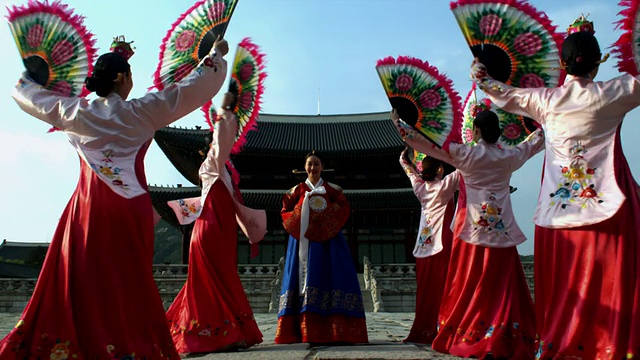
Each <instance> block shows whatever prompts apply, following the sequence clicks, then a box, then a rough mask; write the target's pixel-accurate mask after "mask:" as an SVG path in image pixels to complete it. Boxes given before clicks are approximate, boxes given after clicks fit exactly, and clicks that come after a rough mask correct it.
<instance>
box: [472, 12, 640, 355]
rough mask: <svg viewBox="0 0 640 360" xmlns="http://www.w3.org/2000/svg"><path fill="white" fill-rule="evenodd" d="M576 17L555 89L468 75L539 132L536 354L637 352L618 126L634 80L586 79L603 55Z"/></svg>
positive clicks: (634, 197) (637, 305)
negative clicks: (542, 149)
mask: <svg viewBox="0 0 640 360" xmlns="http://www.w3.org/2000/svg"><path fill="white" fill-rule="evenodd" d="M634 15H635V12H634ZM580 20H582V22H580ZM634 24H635V20H634ZM576 25H579V26H572V27H570V28H569V30H570V32H573V31H578V32H576V33H573V34H571V35H569V36H568V37H567V38H566V39H565V41H564V43H563V46H562V61H563V66H564V67H565V69H566V70H567V73H568V74H569V76H567V80H566V81H565V83H564V85H562V86H560V87H558V88H553V89H546V88H535V89H516V88H512V87H510V86H507V85H505V84H502V83H500V82H497V81H494V80H493V79H490V78H488V77H487V76H486V70H485V69H484V66H483V65H482V64H475V65H474V68H473V69H472V76H473V77H475V79H476V80H477V81H478V83H479V85H480V86H481V88H482V89H483V90H484V91H485V93H486V94H487V96H488V97H489V98H490V99H491V100H492V101H493V102H494V103H495V104H496V105H497V106H500V107H502V108H504V109H505V110H506V111H509V112H512V113H516V114H519V115H524V116H529V117H531V118H534V119H536V120H537V121H538V122H540V124H541V125H542V127H543V128H544V129H545V132H546V149H547V151H546V154H545V161H544V170H543V171H544V173H543V177H542V188H541V190H540V198H539V202H538V206H537V208H536V212H535V215H534V218H533V220H534V222H535V224H536V231H535V248H534V255H535V269H534V270H535V296H536V301H535V305H536V314H537V317H538V334H539V335H540V347H539V352H538V357H539V358H541V359H636V358H638V357H640V194H639V193H638V185H637V184H636V182H635V181H634V179H633V174H632V173H631V170H630V169H629V164H628V163H627V160H626V159H625V156H624V153H623V151H622V144H621V142H620V128H621V126H622V121H623V119H624V117H625V115H626V114H627V113H628V112H629V111H631V110H633V109H634V108H636V107H638V106H640V78H639V77H638V76H635V77H634V76H631V75H629V74H625V75H622V76H620V77H617V78H615V79H611V80H608V81H603V82H596V81H594V80H593V78H594V77H595V75H596V74H597V72H598V67H599V64H600V62H602V60H601V59H602V53H601V52H600V46H599V45H598V41H597V40H596V38H595V36H594V35H593V34H592V30H593V24H591V23H590V22H586V23H585V22H584V19H579V21H576ZM572 28H573V29H572ZM572 30H573V31H572ZM585 30H586V31H585ZM634 68H635V65H634Z"/></svg>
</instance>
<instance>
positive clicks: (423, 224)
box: [400, 149, 460, 344]
mask: <svg viewBox="0 0 640 360" xmlns="http://www.w3.org/2000/svg"><path fill="white" fill-rule="evenodd" d="M406 155H407V149H405V150H404V151H403V152H402V154H401V155H400V165H401V166H402V168H403V169H404V171H405V173H406V174H407V176H408V177H409V180H410V181H411V185H412V187H413V192H414V193H415V195H416V197H417V198H418V200H419V201H420V204H421V206H422V209H421V210H422V211H421V212H420V229H419V230H418V238H417V240H416V245H415V247H414V249H413V256H415V257H416V281H417V284H418V288H417V291H416V315H415V318H414V320H413V325H412V326H411V331H410V332H409V336H407V338H406V339H405V340H404V341H405V342H413V343H419V344H431V342H432V341H433V339H434V338H435V336H436V334H437V328H438V310H439V309H440V301H441V300H442V292H443V291H444V285H445V281H446V278H447V270H448V266H449V257H450V256H451V243H452V241H453V232H452V231H451V226H450V225H451V221H452V220H453V213H454V211H455V204H454V202H453V195H454V192H455V191H456V190H457V189H458V181H459V180H460V175H459V173H458V171H454V172H452V173H450V174H448V175H447V176H445V177H443V175H444V167H443V164H442V162H441V161H440V160H437V159H434V158H431V157H429V156H426V157H425V158H424V159H423V160H422V162H421V163H420V164H421V168H420V169H418V170H420V173H418V171H416V168H415V167H414V166H413V165H411V164H410V163H409V161H408V160H407V156H406Z"/></svg>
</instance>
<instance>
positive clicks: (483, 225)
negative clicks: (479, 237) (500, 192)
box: [474, 193, 507, 234]
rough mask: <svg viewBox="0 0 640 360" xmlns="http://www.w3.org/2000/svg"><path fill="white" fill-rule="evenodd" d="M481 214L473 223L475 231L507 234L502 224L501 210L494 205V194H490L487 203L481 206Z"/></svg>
mask: <svg viewBox="0 0 640 360" xmlns="http://www.w3.org/2000/svg"><path fill="white" fill-rule="evenodd" d="M481 213H482V215H480V216H479V217H478V219H477V220H476V221H475V222H474V224H475V225H476V227H475V228H474V230H475V229H478V228H480V229H482V230H484V231H485V232H493V231H496V232H504V233H505V234H506V233H507V232H506V231H505V230H506V229H505V227H504V223H503V222H502V216H501V215H502V208H501V207H499V206H498V205H497V204H496V194H495V193H491V194H490V195H489V201H487V202H485V203H483V204H482V206H481Z"/></svg>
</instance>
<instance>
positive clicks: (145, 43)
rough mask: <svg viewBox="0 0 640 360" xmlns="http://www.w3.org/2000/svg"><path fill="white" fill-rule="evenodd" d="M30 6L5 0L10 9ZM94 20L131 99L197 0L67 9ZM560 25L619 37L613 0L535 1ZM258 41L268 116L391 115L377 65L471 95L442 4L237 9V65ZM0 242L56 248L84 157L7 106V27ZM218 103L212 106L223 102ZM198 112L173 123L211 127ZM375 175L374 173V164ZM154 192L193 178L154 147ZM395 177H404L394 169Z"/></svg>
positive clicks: (433, 0) (360, 0)
mask: <svg viewBox="0 0 640 360" xmlns="http://www.w3.org/2000/svg"><path fill="white" fill-rule="evenodd" d="M23 3H26V1H7V0H0V5H2V7H1V8H2V9H4V8H5V6H8V5H13V4H23ZM66 3H67V4H69V5H70V6H71V7H72V8H74V9H76V12H77V13H79V14H83V15H84V16H86V20H85V25H86V26H87V28H88V29H89V30H90V31H92V32H93V33H94V34H95V35H96V38H97V39H98V43H97V46H98V48H99V53H103V52H105V51H108V47H109V45H110V43H111V39H112V37H114V36H116V35H120V34H125V35H126V36H127V39H128V40H134V41H135V43H134V45H135V47H136V54H135V56H134V57H133V58H132V59H131V65H132V68H133V75H134V82H135V86H134V90H133V92H132V96H133V97H139V96H142V95H143V94H144V93H145V92H146V89H147V87H148V86H150V85H151V83H152V81H151V77H152V74H153V71H154V70H155V68H156V64H157V59H158V52H159V47H160V42H161V40H162V38H163V37H164V35H165V33H166V31H167V30H168V29H169V27H170V25H171V23H173V21H175V19H176V18H177V17H178V16H179V15H180V14H181V13H182V12H183V11H185V10H186V9H187V8H189V6H191V5H192V3H193V2H192V1H190V0H170V1H169V0H164V1H149V0H135V1H132V0H129V1H124V0H112V1H109V2H95V1H86V0H83V1H80V0H70V1H66ZM530 3H531V4H533V5H534V6H536V7H537V8H538V9H539V10H542V11H545V12H546V13H547V14H548V15H549V17H550V18H551V19H552V20H553V22H554V24H555V25H559V26H560V28H562V29H564V28H565V27H566V26H567V25H568V24H570V23H571V22H572V21H573V20H574V19H575V18H576V17H577V16H579V15H580V14H581V13H584V14H587V13H590V14H591V15H590V17H589V19H590V20H592V21H594V23H595V26H596V36H597V37H598V39H599V41H600V45H601V47H602V48H603V49H604V48H607V47H608V46H610V45H611V44H612V43H613V42H614V41H615V40H616V39H617V38H618V36H619V35H620V31H616V30H614V25H613V22H614V21H616V20H617V19H618V18H617V16H616V14H617V12H618V11H619V10H620V9H619V7H617V6H616V5H615V4H616V3H617V1H601V0H597V1H596V0H592V1H584V0H562V1H557V0H532V1H530ZM247 36H249V37H251V38H252V39H253V40H254V42H255V43H257V44H258V45H260V46H261V47H262V49H263V51H264V52H265V53H266V55H267V72H268V74H269V77H268V78H267V80H266V83H265V85H266V91H265V94H264V104H263V112H266V113H272V114H316V113H317V109H318V102H317V99H318V88H319V89H320V91H319V92H320V112H321V113H322V114H343V113H364V112H378V111H387V110H390V108H389V103H388V101H387V99H386V97H385V94H384V91H383V90H382V87H381V85H380V82H379V80H378V77H377V75H376V72H375V69H374V67H375V63H376V60H378V59H380V58H382V57H385V56H398V55H410V56H415V57H419V58H421V59H423V60H427V61H429V62H430V63H431V64H432V65H435V66H437V67H438V68H439V69H440V71H442V72H444V73H446V74H447V75H448V76H449V77H450V78H451V79H452V80H453V82H454V85H455V89H456V90H457V91H458V92H459V93H460V94H461V96H462V97H464V96H465V95H466V93H467V92H468V90H469V88H470V86H471V83H470V81H469V80H468V73H469V64H470V63H471V60H472V57H471V53H470V51H469V49H468V47H467V45H466V43H465V41H464V39H463V37H462V33H461V32H460V30H459V28H458V25H457V23H456V21H455V19H454V17H453V15H452V13H451V11H450V10H449V1H446V0H240V1H239V3H238V7H237V9H236V11H235V14H234V16H233V19H232V22H231V24H230V26H229V30H228V31H227V40H228V41H229V43H230V47H231V51H230V54H229V55H228V56H227V57H228V59H232V56H233V54H234V53H235V46H236V44H237V43H238V42H239V41H240V40H241V39H242V38H244V37H247ZM0 44H3V45H5V46H4V49H5V50H4V52H3V56H1V57H0V68H1V69H2V70H3V71H2V76H0V111H1V113H2V118H1V120H0V169H1V171H0V174H1V175H0V189H1V190H0V191H2V197H1V198H2V202H3V206H0V240H2V239H5V238H6V239H8V240H13V241H34V242H48V241H50V238H51V236H52V234H53V232H54V230H55V227H56V224H57V221H58V218H59V216H60V214H61V213H62V210H63V209H64V206H65V205H66V203H67V201H68V200H69V198H70V196H71V194H72V193H73V190H74V188H75V186H76V182H77V176H78V168H79V166H78V165H79V160H78V157H77V155H76V154H75V152H74V150H73V149H72V147H71V146H70V145H69V144H68V142H67V140H66V136H65V135H64V134H62V133H54V134H47V129H48V128H49V127H48V125H46V124H44V123H42V122H40V121H38V120H36V119H34V118H32V117H30V116H28V115H26V114H24V113H22V112H21V111H20V110H19V109H18V107H17V106H16V105H15V103H14V101H13V100H12V99H11V97H10V93H11V91H12V89H13V86H14V85H15V83H16V81H17V79H18V77H19V75H20V73H21V72H22V63H21V61H20V59H19V55H18V52H17V50H16V48H15V44H14V42H13V39H12V37H11V34H10V32H9V29H8V26H6V25H5V26H0ZM617 74H618V71H617V70H616V69H615V61H612V60H609V61H608V62H607V63H605V64H604V65H602V66H601V70H600V73H599V75H598V79H609V78H611V77H614V76H617ZM219 100H220V97H219V96H217V97H216V102H219ZM639 114H640V113H639V112H638V110H635V111H633V112H631V113H630V114H629V115H628V116H627V118H626V121H625V123H624V125H623V135H622V141H623V148H624V151H625V153H626V155H627V159H628V160H629V163H630V165H631V169H632V171H633V173H635V174H639V173H640V143H639V142H638V141H635V142H634V140H635V139H634V138H633V137H632V136H633V134H639V133H640V123H639V122H638V120H639V119H638V118H639ZM203 121H204V119H203V117H202V116H201V115H200V113H199V112H195V113H193V114H191V115H189V116H187V117H185V118H184V119H182V120H179V121H178V122H176V123H175V125H178V126H185V127H193V126H194V125H203ZM372 166H375V164H372ZM541 167H542V155H538V156H536V157H535V158H534V159H532V160H531V161H530V162H528V163H527V164H525V166H524V167H523V168H521V169H520V170H519V171H518V172H516V173H515V174H514V177H513V180H512V183H513V185H515V186H517V187H518V191H517V192H516V193H514V194H513V203H514V210H515V213H516V217H517V219H518V222H519V224H520V226H521V227H522V228H523V230H524V232H525V234H526V235H527V236H528V238H529V240H528V241H527V242H526V243H524V244H523V245H521V246H519V251H520V253H522V254H531V253H533V223H532V221H531V218H532V215H533V211H534V207H535V204H536V201H537V195H538V191H539V179H540V170H541ZM146 169H147V180H148V181H149V183H151V184H164V185H168V184H176V183H184V184H187V183H188V181H187V180H185V179H184V178H183V177H182V176H181V175H180V174H179V173H178V172H177V171H176V170H175V169H174V168H173V167H172V166H171V164H170V163H169V161H168V160H167V159H166V157H165V156H164V155H163V154H162V152H161V151H160V150H159V149H158V147H157V146H156V145H155V144H154V145H152V147H151V149H150V151H149V154H148V155H147V158H146ZM398 171H401V170H400V168H398Z"/></svg>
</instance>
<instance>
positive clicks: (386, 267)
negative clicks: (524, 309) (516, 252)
mask: <svg viewBox="0 0 640 360" xmlns="http://www.w3.org/2000/svg"><path fill="white" fill-rule="evenodd" d="M363 263H364V273H363V278H364V285H365V290H366V291H367V292H368V293H369V294H370V296H371V300H372V303H373V311H374V312H385V311H386V312H413V311H414V310H415V301H416V289H417V283H416V273H415V270H416V267H415V264H371V262H370V261H369V259H368V258H367V257H364V260H363ZM522 267H523V270H524V273H525V277H526V279H527V284H528V285H529V290H530V291H531V296H532V297H533V295H534V287H533V282H534V279H533V262H523V263H522ZM363 296H366V295H365V294H364V293H363Z"/></svg>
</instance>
